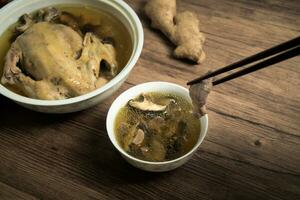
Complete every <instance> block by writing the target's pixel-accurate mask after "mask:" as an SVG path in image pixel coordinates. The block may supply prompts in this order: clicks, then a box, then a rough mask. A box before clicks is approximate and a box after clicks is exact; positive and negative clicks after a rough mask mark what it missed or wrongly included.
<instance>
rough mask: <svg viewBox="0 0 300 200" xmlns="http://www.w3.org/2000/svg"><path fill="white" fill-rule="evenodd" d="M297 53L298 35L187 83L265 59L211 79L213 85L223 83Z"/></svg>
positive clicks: (299, 51)
mask: <svg viewBox="0 0 300 200" xmlns="http://www.w3.org/2000/svg"><path fill="white" fill-rule="evenodd" d="M276 54H277V55H276ZM299 54H300V37H297V38H294V39H292V40H289V41H287V42H284V43H282V44H279V45H276V46H274V47H272V48H270V49H267V50H265V51H262V52H260V53H258V54H255V55H253V56H250V57H247V58H245V59H242V60H240V61H238V62H235V63H233V64H231V65H228V66H226V67H223V68H221V69H218V70H216V71H213V72H210V73H208V74H206V75H204V76H201V77H199V78H196V79H194V80H192V81H190V82H188V83H187V85H193V84H196V83H199V82H201V81H203V80H205V79H208V78H211V77H214V76H217V75H220V74H222V73H224V72H228V71H230V70H233V69H237V68H239V67H243V66H245V65H247V64H251V63H253V62H256V61H259V60H261V59H266V60H263V61H261V62H259V63H256V64H253V65H251V66H250V67H248V68H245V69H242V70H240V71H238V72H235V73H232V74H230V75H228V76H225V77H223V78H220V79H219V80H214V81H213V85H219V84H221V83H224V82H226V81H229V80H232V79H235V78H238V77H241V76H244V75H246V74H249V73H251V72H254V71H257V70H260V69H263V68H265V67H268V66H271V65H273V64H276V63H279V62H282V61H284V60H287V59H290V58H292V57H295V56H297V55H299ZM270 56H273V57H271V58H268V57H270ZM267 58H268V59H267Z"/></svg>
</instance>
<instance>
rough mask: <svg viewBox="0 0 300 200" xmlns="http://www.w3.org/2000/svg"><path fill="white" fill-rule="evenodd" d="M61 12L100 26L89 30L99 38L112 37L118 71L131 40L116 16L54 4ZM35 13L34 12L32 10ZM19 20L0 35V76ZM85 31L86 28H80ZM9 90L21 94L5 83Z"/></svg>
mask: <svg viewBox="0 0 300 200" xmlns="http://www.w3.org/2000/svg"><path fill="white" fill-rule="evenodd" d="M54 7H55V8H57V9H59V10H60V11H61V12H67V13H70V14H72V15H73V16H75V17H76V18H77V19H79V21H80V24H81V25H82V27H83V26H84V25H86V24H88V25H93V26H98V27H100V28H97V29H94V30H93V29H91V30H89V31H91V32H93V33H94V34H96V35H98V36H99V37H100V38H112V39H113V41H114V47H115V49H116V52H117V61H118V66H119V68H118V72H120V71H121V70H122V69H123V68H124V67H125V65H126V64H127V62H128V61H129V59H130V56H131V53H132V41H131V37H130V34H129V32H128V30H127V28H126V27H125V26H124V25H123V24H122V22H121V21H120V20H119V19H117V18H116V17H114V16H112V15H111V14H109V13H108V12H106V11H103V10H101V9H95V8H92V7H88V6H81V5H59V6H54ZM33 13H35V12H33ZM18 23H19V22H16V23H15V24H13V25H11V26H10V27H9V28H8V29H7V30H6V31H5V32H4V33H3V34H2V35H1V36H0V47H1V48H0V78H1V77H2V74H3V67H4V64H5V56H6V54H7V52H8V50H9V48H10V46H11V44H12V42H13V41H14V39H15V38H16V33H15V31H14V30H15V27H16V26H17V25H18ZM81 31H82V32H86V30H82V29H81ZM0 84H1V83H0ZM5 86H6V87H8V88H9V89H10V90H13V91H14V92H16V93H19V94H21V95H24V94H22V92H21V91H19V90H17V89H16V88H14V87H13V86H9V85H5Z"/></svg>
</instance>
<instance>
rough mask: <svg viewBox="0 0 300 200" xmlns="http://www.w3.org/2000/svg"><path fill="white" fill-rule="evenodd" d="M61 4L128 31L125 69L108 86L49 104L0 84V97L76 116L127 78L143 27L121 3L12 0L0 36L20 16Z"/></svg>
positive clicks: (0, 14) (0, 18) (0, 13)
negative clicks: (102, 14)
mask: <svg viewBox="0 0 300 200" xmlns="http://www.w3.org/2000/svg"><path fill="white" fill-rule="evenodd" d="M61 4H64V5H66V4H68V5H70V4H76V5H83V6H92V7H94V8H99V9H101V10H105V11H106V12H108V13H110V14H112V15H114V16H115V17H117V18H118V19H119V20H121V22H122V23H123V24H124V25H125V26H126V27H127V29H128V31H129V33H130V36H131V41H132V43H133V44H132V46H133V52H132V55H131V57H130V60H129V61H128V63H127V65H126V66H125V67H124V69H123V70H122V71H121V72H120V73H119V74H118V75H117V76H116V77H115V78H114V79H112V80H111V81H110V82H109V83H107V84H106V85H104V86H103V87H101V88H99V89H96V90H94V91H92V92H90V93H88V94H85V95H82V96H78V97H75V98H70V99H65V100H52V101H47V100H37V99H31V98H27V97H24V96H21V95H18V94H16V93H14V92H12V91H10V90H8V89H7V88H5V87H4V86H3V85H1V84H0V94H2V95H4V96H6V97H8V98H10V99H12V100H13V101H15V102H16V103H18V104H20V105H22V106H24V107H26V108H29V109H32V110H35V111H39V112H45V113H68V112H75V111H79V110H83V109H86V108H88V107H91V106H94V105H96V104H98V103H100V102H101V101H103V100H104V99H105V98H107V97H109V96H111V95H112V94H113V93H114V92H115V91H116V90H117V89H118V88H119V87H120V86H121V85H122V83H123V82H124V81H125V80H126V78H127V77H128V75H129V73H130V71H131V70H132V68H133V67H134V65H135V64H136V62H137V60H138V58H139V56H140V54H141V51H142V47H143V43H144V32H143V27H142V24H141V22H140V20H139V18H138V16H137V15H136V13H135V12H134V11H133V10H132V8H130V7H129V6H128V5H127V4H126V3H125V2H124V1H122V0H30V1H29V0H14V1H13V2H11V3H9V4H8V5H6V6H5V7H3V8H2V9H1V10H0V35H1V34H2V33H3V32H4V31H5V30H7V28H8V27H9V26H10V25H12V24H13V23H15V22H16V21H17V20H18V19H19V17H20V16H21V15H23V14H25V13H31V12H33V11H35V10H38V9H40V8H44V7H47V6H54V5H61ZM0 48H1V47H0ZM1 76H2V75H1Z"/></svg>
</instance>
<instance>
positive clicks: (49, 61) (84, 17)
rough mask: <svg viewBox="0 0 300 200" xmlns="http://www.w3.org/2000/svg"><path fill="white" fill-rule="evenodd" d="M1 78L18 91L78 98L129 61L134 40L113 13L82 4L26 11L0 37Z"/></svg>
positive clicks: (34, 95)
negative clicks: (26, 12) (31, 11)
mask: <svg viewBox="0 0 300 200" xmlns="http://www.w3.org/2000/svg"><path fill="white" fill-rule="evenodd" d="M0 45H1V47H2V48H1V49H0V78H1V83H2V84H3V85H4V86H6V87H7V88H9V89H11V90H13V91H14V92H17V93H19V94H21V95H24V96H27V97H30V98H35V99H44V100H58V99H67V98H72V97H76V96H79V95H83V94H86V93H88V92H91V91H93V90H95V89H97V88H99V87H102V86H103V85H105V84H106V83H107V82H108V81H110V80H111V79H112V78H114V77H115V76H116V75H117V74H118V73H119V72H120V71H121V70H122V69H123V67H124V66H125V65H126V63H127V62H128V60H129V58H130V55H131V52H132V41H131V37H130V34H129V32H128V30H127V29H126V27H125V26H124V25H123V24H122V23H121V22H120V21H119V20H118V19H117V18H115V17H114V16H113V15H111V14H109V13H107V12H105V11H104V10H101V9H94V8H91V7H86V6H80V5H78V6H76V5H75V6H73V5H72V6H69V5H65V6H57V7H47V8H43V9H39V10H37V11H36V12H33V13H28V14H24V15H23V16H22V17H21V18H20V20H19V21H18V22H17V23H16V24H14V25H12V27H10V28H9V29H8V30H7V31H6V32H5V33H4V34H2V35H1V37H0Z"/></svg>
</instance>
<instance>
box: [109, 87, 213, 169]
mask: <svg viewBox="0 0 300 200" xmlns="http://www.w3.org/2000/svg"><path fill="white" fill-rule="evenodd" d="M144 92H168V93H173V94H177V95H179V96H181V97H183V98H185V99H186V100H188V101H189V102H191V99H190V97H189V91H188V90H187V89H186V88H184V87H182V86H179V85H176V84H173V83H168V82H149V83H143V84H140V85H137V86H134V87H132V88H130V89H128V90H126V91H125V92H123V93H122V94H121V95H120V96H119V97H118V98H116V99H115V101H114V102H113V104H112V105H111V107H110V109H109V111H108V114H107V118H106V128H107V132H108V136H109V138H110V140H111V142H112V144H113V145H114V146H115V148H116V149H117V150H118V151H119V152H120V153H121V155H122V156H123V157H124V158H125V159H126V160H127V161H128V162H129V163H130V164H132V165H133V166H135V167H137V168H140V169H143V170H146V171H152V172H163V171H169V170H172V169H175V168H177V167H179V166H181V165H183V164H184V163H186V162H187V161H188V160H189V159H190V158H191V156H192V155H193V153H195V151H196V150H197V148H198V147H199V145H200V144H201V143H202V141H203V139H204V137H205V135H206V133H207V128H208V117H207V115H205V116H203V117H202V118H200V123H201V131H200V133H199V138H198V141H197V143H196V145H195V146H194V147H193V149H191V150H190V151H189V152H188V153H186V154H185V155H183V156H181V157H179V158H177V159H174V160H170V161H165V162H149V161H144V160H140V159H137V158H135V157H133V156H131V155H129V154H128V153H126V152H125V151H124V150H123V149H122V148H121V147H120V145H119V144H118V142H117V140H116V135H115V131H114V127H115V119H116V116H117V114H118V112H119V110H120V108H122V107H124V106H125V105H126V104H127V102H128V101H129V100H130V99H133V98H135V97H137V96H138V95H140V94H141V93H144Z"/></svg>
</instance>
